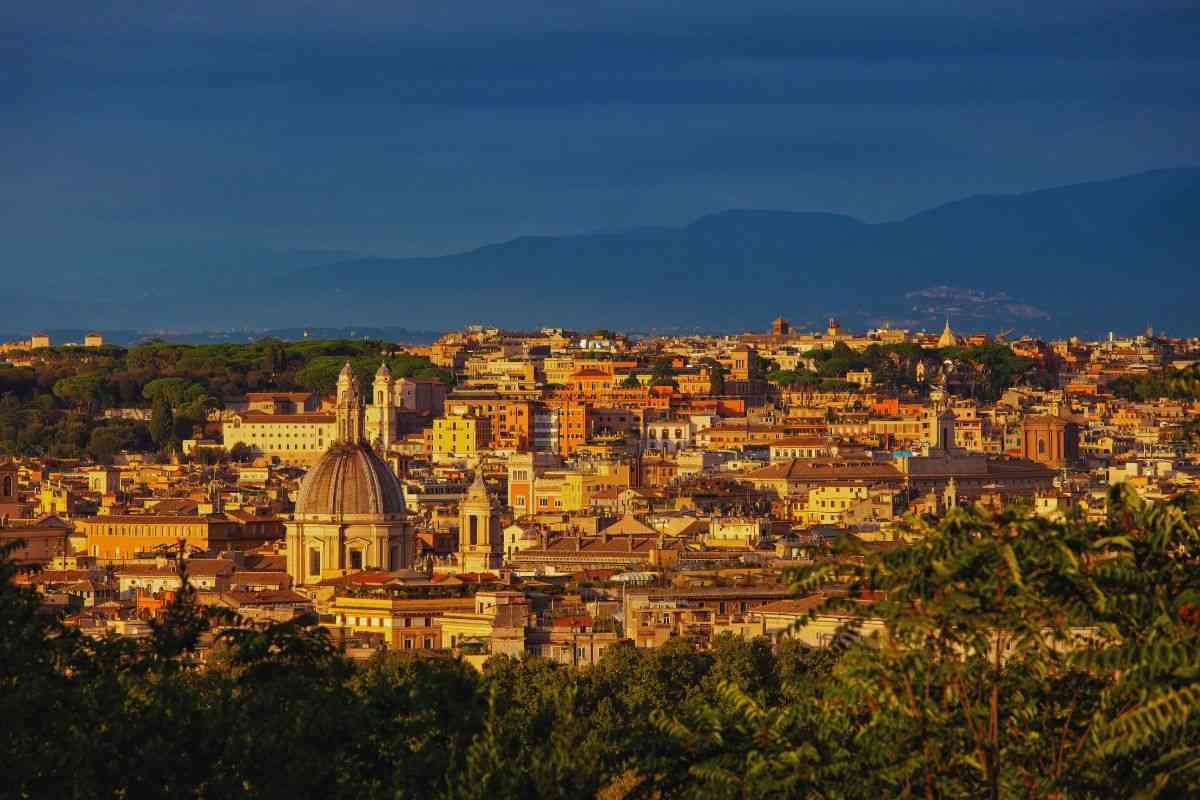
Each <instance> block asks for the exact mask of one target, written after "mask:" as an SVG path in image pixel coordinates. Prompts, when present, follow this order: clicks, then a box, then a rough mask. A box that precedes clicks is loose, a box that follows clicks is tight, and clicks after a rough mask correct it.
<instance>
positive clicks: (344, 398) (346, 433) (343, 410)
mask: <svg viewBox="0 0 1200 800" xmlns="http://www.w3.org/2000/svg"><path fill="white" fill-rule="evenodd" d="M362 440H363V409H362V400H361V399H360V398H359V396H358V382H357V381H356V380H355V379H354V370H353V369H351V367H350V362H349V361H347V362H346V366H344V367H342V371H341V373H340V374H339V375H338V380H337V441H339V442H341V443H343V444H359V443H360V442H362Z"/></svg>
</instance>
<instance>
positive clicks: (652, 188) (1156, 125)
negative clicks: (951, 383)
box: [0, 0, 1200, 275]
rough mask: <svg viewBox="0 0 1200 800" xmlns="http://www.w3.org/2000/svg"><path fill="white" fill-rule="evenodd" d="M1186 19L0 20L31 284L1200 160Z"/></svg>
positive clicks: (1165, 14) (1039, 10)
mask: <svg viewBox="0 0 1200 800" xmlns="http://www.w3.org/2000/svg"><path fill="white" fill-rule="evenodd" d="M1189 6H1194V3H1174V4H1172V3H1158V2H1153V0H1151V1H1150V2H1125V3H1116V2H1104V0H1089V1H1087V2H1084V1H1083V0H1080V1H1079V2H1066V3H1063V2H1056V0H1044V1H1043V2H1031V3H1013V2H1004V3H1001V2H983V3H970V2H967V0H959V2H949V1H947V2H913V0H903V1H901V0H866V1H858V0H839V1H837V2H834V1H832V0H830V1H829V2H820V3H805V2H802V1H801V0H790V1H789V2H782V1H778V2H773V1H771V0H738V1H737V2H729V0H723V1H722V2H713V0H686V1H685V0H680V1H679V2H667V0H637V2H633V0H621V1H620V2H608V3H605V2H600V1H599V0H592V2H581V1H580V0H545V1H544V2H536V3H535V2H528V1H527V0H518V1H516V2H514V1H513V0H507V1H506V2H496V1H495V0H488V1H486V2H485V1H483V0H436V1H435V0H428V1H423V2H410V1H409V0H390V2H384V1H383V0H378V1H376V0H365V1H363V0H360V1H359V2H349V1H348V0H324V1H323V2H305V3H285V2H248V0H196V2H171V0H157V2H153V3H150V2H144V0H138V1H137V2H134V1H133V0H126V1H124V2H121V1H119V0H118V1H117V2H105V3H97V2H94V0H80V1H79V2H38V3H19V4H12V7H8V8H6V10H5V12H4V15H3V16H0V26H3V27H2V28H0V93H2V95H0V96H3V97H4V102H3V103H0V236H3V238H4V240H5V243H6V245H7V248H6V250H7V251H8V256H9V258H8V259H6V260H8V261H9V263H10V264H16V265H19V266H23V267H34V268H37V269H40V270H44V272H37V273H35V274H45V275H50V274H55V271H56V270H62V271H67V272H71V271H78V270H81V269H84V270H99V269H103V268H107V267H110V266H114V267H115V268H119V266H120V263H121V262H120V259H121V258H122V257H123V255H122V254H124V253H127V252H129V251H131V250H137V249H140V248H155V247H160V246H168V245H170V246H178V245H181V244H183V245H190V244H196V245H204V246H216V245H219V246H227V245H235V246H267V247H271V248H279V249H290V248H297V249H325V248H329V249H342V250H351V251H356V252H361V253H371V254H379V255H414V254H430V253H441V252H446V251H451V250H456V249H462V248H465V247H469V246H472V245H476V244H481V243H485V242H491V241H496V240H501V239H506V238H510V237H512V236H516V235H520V234H531V233H566V232H577V231H584V230H594V229H602V228H612V227H629V226H638V225H654V224H678V223H682V222H686V221H688V220H690V219H692V218H694V217H696V216H698V215H700V214H703V213H706V212H709V211H714V210H719V209H724V208H730V207H758V208H780V209H800V210H830V211H841V212H846V213H849V214H853V215H855V216H858V217H860V218H862V219H865V220H871V221H875V220H885V219H894V218H898V217H902V216H904V215H907V214H909V213H912V212H915V211H918V210H920V209H923V208H926V207H929V206H931V205H935V204H937V203H940V202H944V201H947V200H952V199H956V198H959V197H962V196H965V195H969V194H977V193H985V192H1009V191H1020V190H1026V189H1032V188H1038V187H1043V186H1050V185H1056V184H1062V183H1071V182H1077V181H1083V180H1089V179H1095V178H1104V177H1112V176H1117V175H1121V174H1125V173H1130V172H1136V171H1141V170H1146V169H1152V168H1156V167H1165V166H1175V165H1181V164H1195V163H1197V161H1200V157H1198V153H1197V150H1198V144H1197V143H1198V142H1200V47H1197V42H1200V12H1197V11H1196V10H1195V8H1194V7H1193V8H1189Z"/></svg>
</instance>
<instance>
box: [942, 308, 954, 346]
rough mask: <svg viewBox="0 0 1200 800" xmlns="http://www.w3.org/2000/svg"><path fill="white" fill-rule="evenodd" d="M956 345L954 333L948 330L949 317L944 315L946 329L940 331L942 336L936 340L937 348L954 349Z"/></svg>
mask: <svg viewBox="0 0 1200 800" xmlns="http://www.w3.org/2000/svg"><path fill="white" fill-rule="evenodd" d="M957 344H958V337H957V336H955V335H954V331H952V330H951V329H950V315H949V314H947V315H946V327H945V328H943V329H942V335H941V337H940V338H939V339H938V347H954V346H955V345H957Z"/></svg>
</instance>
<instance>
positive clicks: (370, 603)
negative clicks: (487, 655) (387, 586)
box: [324, 596, 475, 650]
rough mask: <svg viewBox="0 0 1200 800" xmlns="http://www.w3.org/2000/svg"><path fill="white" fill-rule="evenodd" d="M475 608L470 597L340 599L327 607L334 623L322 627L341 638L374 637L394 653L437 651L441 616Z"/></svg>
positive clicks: (440, 643)
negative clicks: (378, 636) (378, 638)
mask: <svg viewBox="0 0 1200 800" xmlns="http://www.w3.org/2000/svg"><path fill="white" fill-rule="evenodd" d="M474 607H475V601H474V600H473V599H472V598H470V597H448V598H439V599H437V600H399V599H395V598H391V597H349V596H341V597H336V598H334V600H333V602H332V604H331V605H330V607H329V614H330V615H331V616H332V617H333V620H332V621H331V622H329V623H325V624H324V627H326V628H329V629H330V631H331V632H333V633H334V634H335V635H341V636H342V637H343V638H350V637H351V636H353V635H361V634H368V635H369V634H377V635H380V636H382V637H383V641H384V643H385V644H386V645H387V646H388V648H390V649H393V650H437V649H440V648H441V647H442V616H443V615H444V614H454V613H469V612H470V611H472V610H473V609H474Z"/></svg>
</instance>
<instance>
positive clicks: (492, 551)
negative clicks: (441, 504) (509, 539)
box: [458, 469, 504, 572]
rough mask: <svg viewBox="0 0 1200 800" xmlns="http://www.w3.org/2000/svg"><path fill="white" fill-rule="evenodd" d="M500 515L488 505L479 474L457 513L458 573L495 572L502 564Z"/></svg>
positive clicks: (502, 550) (490, 504) (502, 548)
mask: <svg viewBox="0 0 1200 800" xmlns="http://www.w3.org/2000/svg"><path fill="white" fill-rule="evenodd" d="M502 539H503V534H502V532H501V530H500V511H499V509H498V508H497V507H496V504H495V503H494V502H493V501H492V496H491V494H490V493H489V492H488V488H487V484H486V483H484V482H483V470H481V469H477V470H476V471H475V481H474V483H472V484H471V488H470V489H468V490H467V496H466V497H464V498H463V501H462V505H461V506H460V508H459V512H458V567H459V570H460V571H462V572H488V571H491V570H497V569H499V568H500V565H501V564H502V563H503V561H504V543H503V541H502Z"/></svg>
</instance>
